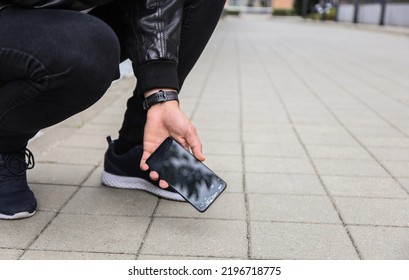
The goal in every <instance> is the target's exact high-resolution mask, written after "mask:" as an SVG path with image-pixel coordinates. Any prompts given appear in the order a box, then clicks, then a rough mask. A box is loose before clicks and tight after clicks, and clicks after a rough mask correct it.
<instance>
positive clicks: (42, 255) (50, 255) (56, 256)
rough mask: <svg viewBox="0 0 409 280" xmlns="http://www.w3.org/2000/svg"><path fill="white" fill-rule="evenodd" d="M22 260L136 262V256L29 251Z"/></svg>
mask: <svg viewBox="0 0 409 280" xmlns="http://www.w3.org/2000/svg"><path fill="white" fill-rule="evenodd" d="M21 259H22V260H134V259H135V255H129V254H104V253H87V252H64V251H42V250H39V251H37V250H28V251H27V252H25V253H24V255H23V256H22V258H21Z"/></svg>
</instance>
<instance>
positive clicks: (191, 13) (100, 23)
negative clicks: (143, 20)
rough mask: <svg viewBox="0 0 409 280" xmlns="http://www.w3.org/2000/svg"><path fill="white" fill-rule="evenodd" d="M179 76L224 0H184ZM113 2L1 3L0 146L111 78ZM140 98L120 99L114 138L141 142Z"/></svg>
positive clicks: (72, 108) (69, 111)
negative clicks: (83, 5) (79, 5)
mask: <svg viewBox="0 0 409 280" xmlns="http://www.w3.org/2000/svg"><path fill="white" fill-rule="evenodd" d="M185 3H186V4H185V11H184V18H183V26H182V34H181V43H180V49H179V65H178V73H179V83H180V84H181V85H182V84H183V81H184V80H185V78H186V76H187V75H188V73H189V72H190V70H191V69H192V67H193V66H194V64H195V63H196V61H197V59H198V58H199V56H200V54H201V52H202V51H203V49H204V47H205V45H206V43H207V41H208V39H209V38H210V36H211V34H212V32H213V30H214V27H215V26H216V23H217V21H218V18H219V15H220V12H221V10H222V7H223V5H224V1H223V0H187V1H185ZM115 4H116V3H115V2H113V3H111V4H108V5H107V6H102V7H98V8H96V9H94V10H93V11H92V13H91V15H88V14H83V13H79V12H74V11H65V10H47V9H44V10H36V9H29V10H22V9H15V8H7V9H5V10H2V11H0V153H11V152H15V151H18V150H21V149H23V148H24V147H25V146H26V145H27V142H28V140H29V139H30V138H32V137H33V136H34V135H35V134H36V133H37V132H38V131H39V130H40V129H42V128H45V127H47V126H50V125H53V124H56V123H58V122H60V121H62V120H64V119H66V118H68V117H70V116H72V115H74V114H76V113H78V112H80V111H82V110H84V109H86V108H87V107H89V106H91V105H92V104H94V103H95V102H96V101H97V100H98V99H99V98H100V97H101V96H102V95H103V94H104V93H105V91H106V90H107V88H108V87H109V86H110V84H111V82H112V80H114V79H116V78H118V74H119V73H118V65H119V62H120V60H123V59H125V58H126V57H124V56H123V53H124V52H122V56H121V58H120V54H121V46H123V44H121V39H122V38H121V37H120V36H118V34H120V31H119V30H116V29H117V28H118V25H117V24H116V23H115V22H113V21H112V19H114V18H115V17H113V16H112V13H115V9H113V7H115ZM145 121H146V112H145V111H144V110H143V108H142V100H140V98H137V97H136V95H134V96H132V97H131V98H130V99H129V101H128V104H127V110H126V112H125V117H124V122H123V125H122V128H121V130H120V133H119V134H120V138H122V139H124V140H125V141H127V142H129V143H132V144H135V145H137V144H141V143H142V140H143V128H144V124H145Z"/></svg>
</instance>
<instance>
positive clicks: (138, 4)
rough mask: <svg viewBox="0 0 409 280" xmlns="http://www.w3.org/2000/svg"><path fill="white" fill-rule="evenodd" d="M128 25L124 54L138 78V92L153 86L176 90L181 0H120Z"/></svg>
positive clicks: (140, 92) (141, 92) (177, 85)
mask: <svg viewBox="0 0 409 280" xmlns="http://www.w3.org/2000/svg"><path fill="white" fill-rule="evenodd" d="M120 4H121V8H122V10H123V13H124V20H125V22H126V26H127V30H126V32H127V34H126V44H127V55H128V57H129V58H130V59H131V61H132V63H133V68H134V73H135V76H136V78H137V80H138V86H137V94H138V95H140V94H143V93H144V92H145V91H147V90H149V89H153V88H158V87H162V88H173V89H176V90H179V81H178V75H177V64H178V51H179V42H180V33H181V25H182V14H183V1H182V0H136V1H135V0H120Z"/></svg>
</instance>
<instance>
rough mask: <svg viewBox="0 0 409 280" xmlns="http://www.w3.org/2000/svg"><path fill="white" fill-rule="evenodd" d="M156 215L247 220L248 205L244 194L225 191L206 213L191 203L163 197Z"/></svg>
mask: <svg viewBox="0 0 409 280" xmlns="http://www.w3.org/2000/svg"><path fill="white" fill-rule="evenodd" d="M155 216H158V217H183V218H202V219H228V220H245V219H246V207H245V204H244V195H243V194H240V193H223V194H222V195H221V196H220V197H219V198H217V200H216V201H215V202H214V203H213V204H212V205H211V206H210V208H209V209H207V210H206V212H204V213H200V212H199V211H197V210H196V209H195V208H193V206H192V205H190V204H189V203H183V202H181V203H177V202H174V201H169V200H165V199H162V200H161V201H160V202H159V207H158V208H157V210H156V212H155Z"/></svg>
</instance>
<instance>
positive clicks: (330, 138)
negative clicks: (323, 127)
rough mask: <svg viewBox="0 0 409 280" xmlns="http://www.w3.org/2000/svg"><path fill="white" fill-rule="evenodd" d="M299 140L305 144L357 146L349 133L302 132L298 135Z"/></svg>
mask: <svg viewBox="0 0 409 280" xmlns="http://www.w3.org/2000/svg"><path fill="white" fill-rule="evenodd" d="M300 138H301V142H302V143H304V144H305V145H307V146H308V145H320V146H348V147H357V146H358V145H359V144H358V143H357V142H356V141H355V140H354V139H353V138H352V137H351V136H349V135H347V134H345V135H337V134H335V135H332V134H303V135H300Z"/></svg>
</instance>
